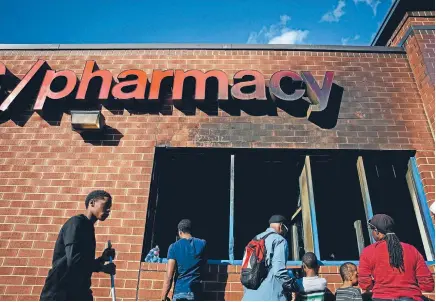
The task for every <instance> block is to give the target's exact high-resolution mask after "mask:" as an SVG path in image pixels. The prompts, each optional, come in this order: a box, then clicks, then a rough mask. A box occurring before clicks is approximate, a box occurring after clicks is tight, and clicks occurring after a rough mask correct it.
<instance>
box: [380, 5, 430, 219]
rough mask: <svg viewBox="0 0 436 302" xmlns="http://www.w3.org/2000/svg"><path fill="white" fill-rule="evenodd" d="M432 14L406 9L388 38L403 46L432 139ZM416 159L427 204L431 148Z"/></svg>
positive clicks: (428, 199)
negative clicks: (407, 10)
mask: <svg viewBox="0 0 436 302" xmlns="http://www.w3.org/2000/svg"><path fill="white" fill-rule="evenodd" d="M434 18H435V12H430V11H425V12H407V13H406V15H405V16H404V18H403V20H402V21H401V22H400V24H399V25H398V27H397V29H396V30H395V31H394V33H393V35H392V37H391V39H390V40H389V42H388V45H389V46H402V47H404V49H405V50H406V53H407V58H408V61H409V64H410V68H411V70H412V73H413V76H414V77H415V83H416V85H417V88H418V91H419V93H420V95H421V100H422V105H423V110H424V113H425V116H426V118H427V123H428V128H429V129H430V132H431V134H432V136H433V140H434V134H435V132H434V128H435V105H434V102H435V85H434V82H435V37H434V35H435V29H434V28H435V27H434V25H435V20H434ZM416 159H417V163H418V169H419V172H420V176H421V179H422V182H423V184H424V190H425V194H426V197H427V203H428V205H429V206H430V205H431V204H432V203H433V202H434V200H435V193H434V192H435V186H434V169H435V167H434V150H419V151H418V152H417V153H416ZM433 218H434V217H433Z"/></svg>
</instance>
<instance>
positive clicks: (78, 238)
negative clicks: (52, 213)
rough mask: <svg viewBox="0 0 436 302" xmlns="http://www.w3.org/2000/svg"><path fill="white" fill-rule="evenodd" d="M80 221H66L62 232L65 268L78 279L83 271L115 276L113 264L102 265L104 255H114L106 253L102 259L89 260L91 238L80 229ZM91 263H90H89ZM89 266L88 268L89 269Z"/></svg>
mask: <svg viewBox="0 0 436 302" xmlns="http://www.w3.org/2000/svg"><path fill="white" fill-rule="evenodd" d="M80 228H81V226H80V221H79V220H77V219H74V218H73V219H72V220H70V221H68V223H67V224H66V225H65V228H64V230H63V239H64V244H65V255H66V258H67V266H68V268H69V270H70V271H71V272H72V273H75V274H76V275H77V276H78V277H79V276H80V275H81V274H82V273H83V272H85V271H87V270H89V269H91V271H92V272H104V273H106V274H112V275H115V272H116V266H115V264H113V263H110V264H106V265H104V261H105V259H106V258H104V257H105V255H106V256H107V255H113V256H115V253H112V251H110V252H106V250H105V252H106V254H105V253H103V256H102V257H99V258H97V259H92V260H90V257H92V258H94V255H89V253H90V252H91V250H89V251H88V250H87V249H88V248H90V247H91V245H90V241H91V238H89V237H88V236H90V235H89V234H88V233H87V232H86V230H85V231H84V230H81V229H80ZM114 252H115V250H114ZM90 261H91V262H90ZM89 266H90V268H89Z"/></svg>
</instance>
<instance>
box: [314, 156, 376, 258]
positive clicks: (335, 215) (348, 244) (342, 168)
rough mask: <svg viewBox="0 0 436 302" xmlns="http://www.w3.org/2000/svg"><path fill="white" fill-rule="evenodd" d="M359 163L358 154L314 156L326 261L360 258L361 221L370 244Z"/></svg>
mask: <svg viewBox="0 0 436 302" xmlns="http://www.w3.org/2000/svg"><path fill="white" fill-rule="evenodd" d="M356 162H357V156H356V155H355V154H352V155H348V154H346V153H345V154H344V153H338V154H335V155H331V156H313V157H311V167H312V181H313V191H314V192H313V193H314V198H315V209H316V220H317V225H318V240H319V250H320V255H321V259H322V260H332V261H334V260H355V259H359V254H360V253H359V249H358V245H357V240H358V236H357V235H356V229H355V222H356V221H358V220H360V222H361V225H362V233H363V236H364V245H365V246H366V245H368V244H369V243H370V241H369V235H368V231H367V226H366V215H365V209H364V205H363V200H362V193H361V188H360V182H359V176H358V173H357V168H356Z"/></svg>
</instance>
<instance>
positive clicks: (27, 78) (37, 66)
mask: <svg viewBox="0 0 436 302" xmlns="http://www.w3.org/2000/svg"><path fill="white" fill-rule="evenodd" d="M44 64H45V61H44V60H38V61H37V62H36V63H35V65H33V66H32V68H30V70H29V72H28V73H27V74H26V75H25V76H24V78H23V79H22V80H21V82H20V83H18V85H17V86H16V87H15V88H14V90H12V92H11V94H9V95H8V97H7V98H6V99H5V100H4V101H3V103H2V104H1V105H0V111H6V110H7V109H8V108H9V105H10V104H11V103H12V102H13V101H14V100H15V98H16V97H17V95H18V94H19V93H20V92H21V91H22V90H23V89H24V87H26V85H27V84H28V83H29V82H30V80H31V79H32V78H33V77H34V76H35V74H36V73H37V72H38V70H39V69H40V68H41V67H42V65H44ZM0 71H1V65H0Z"/></svg>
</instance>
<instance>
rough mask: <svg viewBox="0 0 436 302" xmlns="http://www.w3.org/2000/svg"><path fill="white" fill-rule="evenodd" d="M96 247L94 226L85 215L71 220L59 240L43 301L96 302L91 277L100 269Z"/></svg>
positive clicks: (66, 224)
mask: <svg viewBox="0 0 436 302" xmlns="http://www.w3.org/2000/svg"><path fill="white" fill-rule="evenodd" d="M95 246H96V244H95V230H94V224H93V223H92V222H91V221H90V220H89V219H88V218H87V217H86V216H85V215H78V216H74V217H71V218H70V219H68V221H67V222H66V223H65V224H64V225H63V227H62V228H61V230H60V232H59V236H58V239H57V240H56V244H55V248H54V253H53V261H52V268H51V270H50V271H49V272H48V276H47V279H46V280H45V284H44V288H43V289H42V292H41V297H40V299H41V300H52V301H53V300H67V301H71V300H92V299H93V297H92V291H91V276H92V273H93V272H96V271H98V270H99V267H100V260H99V259H95Z"/></svg>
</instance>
